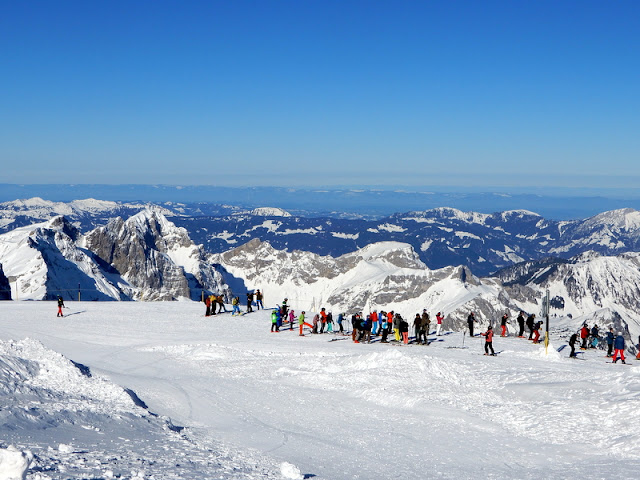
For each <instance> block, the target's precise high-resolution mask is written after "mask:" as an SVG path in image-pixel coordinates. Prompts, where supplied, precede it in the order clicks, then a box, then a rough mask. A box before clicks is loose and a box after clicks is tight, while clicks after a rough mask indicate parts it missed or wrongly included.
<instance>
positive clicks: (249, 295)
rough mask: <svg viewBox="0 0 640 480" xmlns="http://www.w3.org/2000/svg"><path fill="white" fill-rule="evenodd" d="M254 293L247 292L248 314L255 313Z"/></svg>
mask: <svg viewBox="0 0 640 480" xmlns="http://www.w3.org/2000/svg"><path fill="white" fill-rule="evenodd" d="M252 304H253V292H247V313H251V312H253V307H252Z"/></svg>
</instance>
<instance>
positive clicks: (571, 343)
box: [569, 332, 578, 358]
mask: <svg viewBox="0 0 640 480" xmlns="http://www.w3.org/2000/svg"><path fill="white" fill-rule="evenodd" d="M577 341H578V333H577V332H576V333H574V334H573V335H571V337H570V338H569V346H570V347H571V353H570V354H569V358H574V357H575V356H576V342H577Z"/></svg>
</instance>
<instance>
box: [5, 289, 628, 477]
mask: <svg viewBox="0 0 640 480" xmlns="http://www.w3.org/2000/svg"><path fill="white" fill-rule="evenodd" d="M67 307H68V308H66V309H65V313H66V316H65V317H64V318H56V316H55V314H56V310H57V307H56V305H55V303H54V302H26V301H25V302H2V303H0V406H1V409H0V459H2V462H3V463H0V478H5V477H6V478H11V477H9V476H8V473H12V472H11V471H10V470H5V471H3V470H2V469H3V468H5V459H6V462H8V463H6V465H7V467H6V468H7V469H9V468H13V469H14V470H13V472H18V473H17V475H21V473H20V468H23V467H24V462H29V464H30V466H29V468H28V470H27V471H26V478H27V479H33V480H35V479H38V480H45V479H47V480H49V479H51V480H53V479H106V478H127V479H149V480H150V479H178V478H180V479H209V478H211V479H213V478H216V479H230V478H246V479H253V478H261V479H262V478H277V479H288V478H314V479H318V480H320V479H391V478H397V479H410V478H448V479H477V478H495V479H498V478H523V479H524V478H526V479H539V478H546V479H565V478H569V477H571V478H594V479H595V478H636V477H637V472H638V471H640V431H639V430H638V423H639V422H638V420H640V413H639V412H640V369H639V368H638V366H637V365H640V363H637V362H636V361H635V360H631V365H621V364H616V365H613V364H608V363H607V360H608V359H607V358H605V356H604V352H603V351H602V350H597V349H592V350H587V351H585V352H583V353H580V354H579V357H581V358H582V357H583V359H582V360H574V359H570V358H568V353H567V351H568V348H565V349H563V350H562V351H560V352H557V350H556V349H557V348H560V347H562V346H563V345H564V344H565V342H566V338H565V337H566V335H567V334H568V333H570V332H571V331H572V330H574V329H575V328H577V326H578V325H573V323H575V321H574V322H573V323H572V321H570V320H564V321H563V323H558V322H557V321H556V322H555V324H554V325H553V327H554V329H553V331H552V336H551V344H552V347H550V348H549V350H548V352H547V353H545V349H544V346H541V345H534V344H532V343H531V342H529V341H527V340H526V339H520V338H514V337H513V336H510V337H507V338H500V337H499V336H496V338H495V339H494V347H495V349H496V351H499V352H500V353H499V355H498V356H497V357H487V356H484V355H483V354H482V345H483V343H484V342H483V340H482V339H481V338H478V337H476V338H468V337H464V336H463V334H462V333H459V332H450V331H447V330H446V329H447V325H446V320H445V334H444V335H442V336H440V337H436V336H435V335H434V334H433V333H432V334H431V335H430V340H431V344H430V345H429V346H422V345H412V344H410V345H407V346H405V345H401V344H381V343H380V342H379V337H374V342H373V343H371V344H354V343H352V341H351V337H350V336H342V335H340V334H335V333H330V334H323V335H311V334H309V332H308V331H306V332H305V333H306V335H305V336H304V337H301V336H299V335H298V331H297V329H295V328H294V329H292V330H290V329H289V328H288V327H287V328H284V329H282V330H281V331H280V332H279V333H270V325H271V322H270V319H269V317H270V313H271V312H270V310H267V311H259V312H255V313H251V314H246V315H243V316H239V317H232V316H231V315H230V314H229V313H223V314H221V315H216V316H213V317H204V306H203V305H202V304H200V303H194V302H189V301H184V302H156V303H151V302H149V303H145V302H86V303H82V302H69V303H68V305H67ZM293 307H294V308H295V305H294V306H293ZM427 307H428V306H427ZM307 313H313V312H307ZM400 313H402V314H403V315H404V316H405V317H406V318H408V319H411V318H413V316H414V315H415V313H416V312H409V311H407V312H400ZM346 323H348V322H345V325H346ZM305 330H306V329H305ZM89 375H90V376H89ZM144 405H146V407H147V408H144ZM176 426H181V427H185V428H184V429H180V428H177V427H176ZM21 462H22V463H21ZM20 465H22V467H20ZM7 472H8V473H7ZM3 474H4V475H5V477H3V476H2V475H3ZM18 478H20V477H19V476H18Z"/></svg>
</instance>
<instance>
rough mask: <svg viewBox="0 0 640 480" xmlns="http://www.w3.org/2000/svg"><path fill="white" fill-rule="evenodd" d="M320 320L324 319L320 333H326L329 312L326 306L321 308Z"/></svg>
mask: <svg viewBox="0 0 640 480" xmlns="http://www.w3.org/2000/svg"><path fill="white" fill-rule="evenodd" d="M320 320H322V323H321V324H320V333H324V327H325V326H326V324H327V312H326V311H325V309H324V308H321V309H320Z"/></svg>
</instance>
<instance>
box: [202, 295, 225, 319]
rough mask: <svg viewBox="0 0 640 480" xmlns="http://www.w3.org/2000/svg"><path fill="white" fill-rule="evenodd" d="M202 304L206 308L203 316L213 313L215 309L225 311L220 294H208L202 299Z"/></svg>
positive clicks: (220, 311) (219, 311)
mask: <svg viewBox="0 0 640 480" xmlns="http://www.w3.org/2000/svg"><path fill="white" fill-rule="evenodd" d="M204 304H205V305H206V307H207V310H206V312H205V314H204V316H205V317H210V316H211V315H215V314H216V309H217V310H218V313H222V312H226V311H227V309H226V308H225V306H224V297H223V296H222V295H209V296H207V297H206V298H205V299H204Z"/></svg>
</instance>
